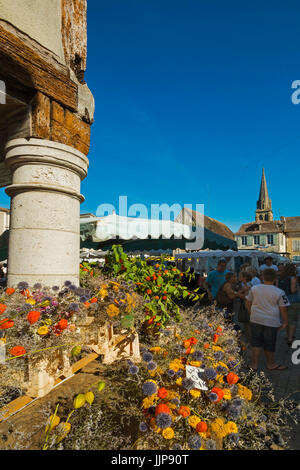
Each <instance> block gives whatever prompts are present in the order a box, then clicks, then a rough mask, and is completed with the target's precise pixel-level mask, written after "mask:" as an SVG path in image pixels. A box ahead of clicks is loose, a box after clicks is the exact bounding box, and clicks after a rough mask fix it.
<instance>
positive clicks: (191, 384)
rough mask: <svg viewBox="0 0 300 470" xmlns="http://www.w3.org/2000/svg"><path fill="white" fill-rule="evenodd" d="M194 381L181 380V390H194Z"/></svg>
mask: <svg viewBox="0 0 300 470" xmlns="http://www.w3.org/2000/svg"><path fill="white" fill-rule="evenodd" d="M194 385H195V384H194V381H193V380H192V379H187V378H185V379H183V381H182V386H183V388H185V389H186V390H191V389H192V388H194Z"/></svg>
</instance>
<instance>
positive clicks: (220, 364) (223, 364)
mask: <svg viewBox="0 0 300 470" xmlns="http://www.w3.org/2000/svg"><path fill="white" fill-rule="evenodd" d="M218 366H222V367H225V369H228V366H227V365H226V364H225V362H221V361H219V362H218Z"/></svg>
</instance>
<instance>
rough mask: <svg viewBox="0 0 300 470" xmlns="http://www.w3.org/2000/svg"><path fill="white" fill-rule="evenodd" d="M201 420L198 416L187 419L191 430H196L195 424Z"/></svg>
mask: <svg viewBox="0 0 300 470" xmlns="http://www.w3.org/2000/svg"><path fill="white" fill-rule="evenodd" d="M200 421H201V419H200V418H198V416H195V415H192V416H190V417H189V418H188V423H189V425H190V426H192V428H196V426H197V424H198V423H200Z"/></svg>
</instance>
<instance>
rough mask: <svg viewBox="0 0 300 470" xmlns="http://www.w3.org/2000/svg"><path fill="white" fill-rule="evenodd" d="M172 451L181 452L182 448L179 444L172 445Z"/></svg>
mask: <svg viewBox="0 0 300 470" xmlns="http://www.w3.org/2000/svg"><path fill="white" fill-rule="evenodd" d="M172 450H182V447H181V445H180V444H174V445H173V447H172Z"/></svg>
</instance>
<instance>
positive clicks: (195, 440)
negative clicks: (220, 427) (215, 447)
mask: <svg viewBox="0 0 300 470" xmlns="http://www.w3.org/2000/svg"><path fill="white" fill-rule="evenodd" d="M188 445H189V448H190V449H193V450H198V449H200V447H201V437H200V436H196V435H194V436H191V437H190V438H189V440H188Z"/></svg>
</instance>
